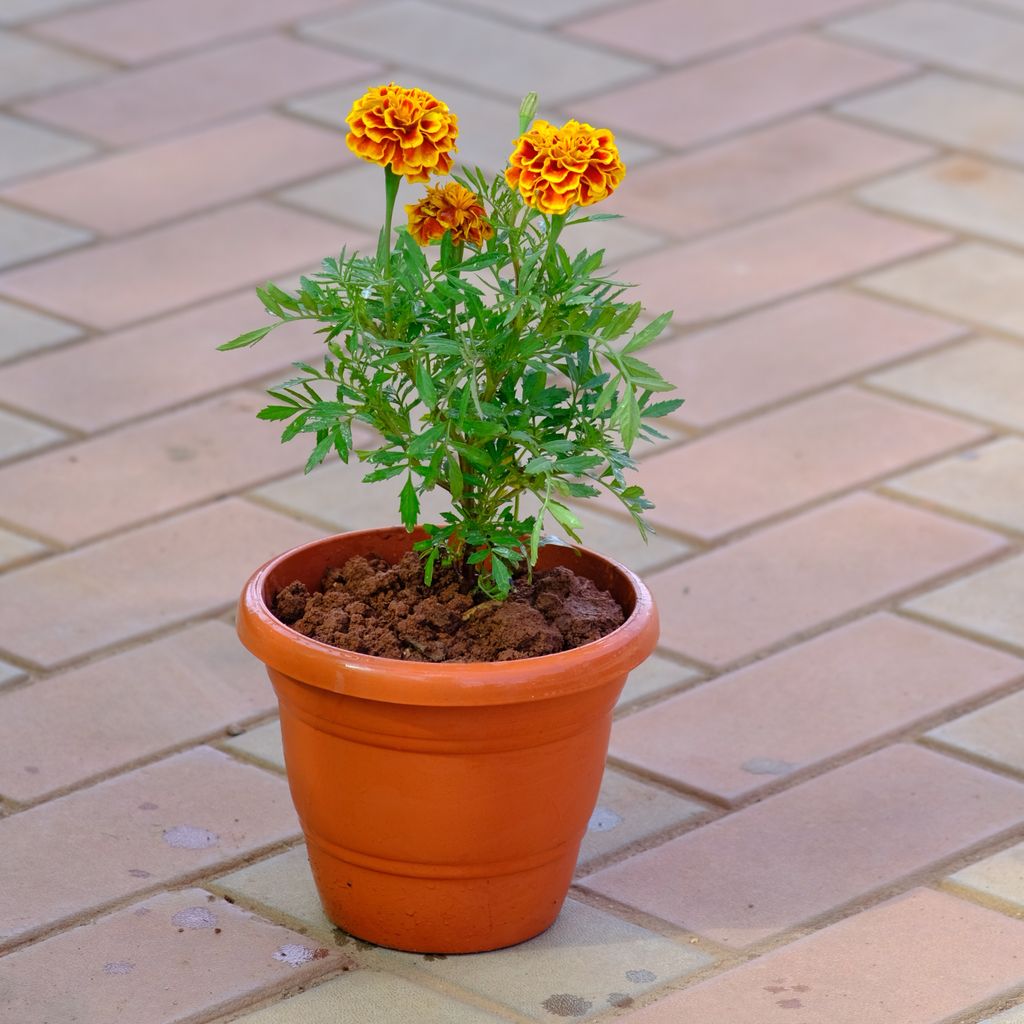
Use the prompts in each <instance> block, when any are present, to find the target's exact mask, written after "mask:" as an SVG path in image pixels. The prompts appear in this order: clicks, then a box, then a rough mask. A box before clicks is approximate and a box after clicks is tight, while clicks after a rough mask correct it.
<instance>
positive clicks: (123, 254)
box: [0, 201, 364, 328]
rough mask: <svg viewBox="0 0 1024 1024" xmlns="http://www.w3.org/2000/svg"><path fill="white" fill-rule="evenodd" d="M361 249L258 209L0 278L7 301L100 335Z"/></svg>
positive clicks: (314, 223)
mask: <svg viewBox="0 0 1024 1024" xmlns="http://www.w3.org/2000/svg"><path fill="white" fill-rule="evenodd" d="M363 241H364V239H362V238H360V237H356V236H353V235H351V234H348V233H346V232H345V231H343V230H340V229H339V228H338V227H337V226H336V225H333V224H327V223H325V222H324V221H322V220H317V219H315V218H313V217H309V216H307V215H305V214H302V213H298V212H296V211H290V210H285V209H282V208H281V207H278V206H274V205H272V204H270V203H266V202H261V201H253V202H247V203H240V204H238V205H237V206H231V207H227V208H226V209H223V210H218V211H216V212H215V213H209V214H204V215H202V216H200V217H196V218H194V219H193V220H188V221H184V222H182V223H176V224H170V225H168V226H166V227H162V228H156V229H154V230H152V231H149V232H146V233H145V234H142V235H136V236H134V237H132V238H127V239H123V240H119V241H112V242H106V243H104V244H102V245H98V246H93V247H91V248H89V249H86V250H84V251H82V252H76V253H69V254H67V255H65V256H61V257H57V258H55V259H51V260H47V261H45V262H41V263H36V264H34V265H33V266H31V267H26V268H23V269H21V270H14V271H10V272H8V273H5V274H0V292H2V293H3V294H5V295H8V296H11V297H13V298H16V299H21V300H23V301H25V302H28V303H30V304H32V305H38V306H41V307H43V308H44V309H47V310H52V311H53V312H56V313H58V314H61V313H63V314H65V315H69V316H71V315H73V316H74V317H75V318H76V319H78V320H81V321H84V322H85V323H88V324H91V325H93V326H95V327H102V328H111V327H120V326H123V325H125V324H128V323H130V322H132V321H133V320H140V319H142V318H144V317H151V316H157V315H158V314H160V313H168V312H170V311H171V310H174V309H177V308H178V307H179V306H185V305H189V304H191V303H194V302H201V301H202V300H204V299H209V298H212V297H214V296H215V295H218V294H222V293H224V292H227V291H230V290H232V289H235V288H239V287H241V286H243V285H247V284H252V283H253V282H257V281H259V282H262V281H264V280H265V279H266V278H267V277H268V276H273V275H277V274H285V273H287V272H288V271H290V270H298V269H300V268H302V269H304V268H305V267H307V266H308V265H310V264H314V263H318V262H319V261H320V259H321V258H322V257H323V256H325V255H328V254H330V253H334V252H336V251H339V250H340V249H341V247H342V246H343V245H345V244H346V243H348V244H350V245H353V246H355V247H357V248H358V247H359V245H361V244H363ZM154 266H159V267H160V268H161V273H159V274H154V273H153V269H152V268H153V267H154ZM111 281H118V282H119V287H117V288H111V287H110V282H111Z"/></svg>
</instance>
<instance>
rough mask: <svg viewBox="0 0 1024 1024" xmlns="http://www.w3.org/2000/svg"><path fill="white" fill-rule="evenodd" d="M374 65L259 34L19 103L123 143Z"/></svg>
mask: <svg viewBox="0 0 1024 1024" xmlns="http://www.w3.org/2000/svg"><path fill="white" fill-rule="evenodd" d="M375 70H376V66H375V65H374V64H370V63H368V62H367V61H364V60H358V59H357V58H355V57H347V56H344V55H343V54H340V53H332V52H331V51H329V50H326V49H324V48H323V47H319V46H310V45H307V44H305V43H300V42H296V41H295V40H293V39H288V38H285V37H284V36H262V37H258V38H255V39H247V40H243V41H241V42H237V43H231V44H229V45H227V46H222V47H219V48H217V49H212V50H203V51H202V52H200V53H197V54H193V55H189V56H186V57H181V58H180V59H176V60H170V61H166V62H164V63H160V64H155V65H153V66H152V67H148V68H141V69H139V70H137V71H127V72H122V73H121V74H119V75H117V76H115V77H112V78H110V79H108V80H105V81H103V82H99V83H97V84H94V85H85V86H82V87H80V88H77V89H70V90H65V91H63V92H60V93H57V94H56V95H53V96H46V97H43V98H42V99H38V100H35V101H33V102H31V103H26V104H24V105H23V106H22V107H21V108H20V111H21V113H23V114H25V115H26V116H27V117H29V118H31V119H32V120H35V121H43V122H45V123H47V124H53V125H57V126H58V127H62V128H67V129H70V130H71V131H74V132H76V133H78V134H80V135H93V136H95V137H96V138H98V139H102V140H103V141H104V142H109V143H111V144H113V145H121V146H124V145H130V144H136V143H140V142H146V141H147V140H149V139H157V138H160V137H161V136H164V135H171V134H173V133H175V132H183V131H187V130H189V129H190V128H197V127H199V126H200V125H203V124H209V123H211V122H213V121H217V120H219V119H221V118H225V117H230V116H231V115H232V114H240V113H242V112H244V111H246V110H255V109H257V108H259V107H261V106H264V105H267V104H271V103H276V102H277V101H279V100H283V99H287V98H288V97H290V96H294V95H296V94H298V93H302V92H309V91H311V90H313V89H319V88H324V87H326V86H328V85H333V84H335V83H338V82H344V81H347V80H350V79H358V78H362V77H364V76H366V75H368V74H370V73H371V72H373V71H375Z"/></svg>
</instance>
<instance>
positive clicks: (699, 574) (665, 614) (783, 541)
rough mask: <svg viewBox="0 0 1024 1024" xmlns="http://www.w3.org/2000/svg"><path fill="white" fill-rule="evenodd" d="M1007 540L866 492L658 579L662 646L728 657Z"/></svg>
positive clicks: (713, 659)
mask: <svg viewBox="0 0 1024 1024" xmlns="http://www.w3.org/2000/svg"><path fill="white" fill-rule="evenodd" d="M1004 546H1005V542H1004V541H1003V539H1002V538H1000V537H998V536H997V535H995V534H993V533H989V532H988V531H985V530H980V529H977V528H976V527H973V526H967V525H965V524H963V523H957V522H953V521H952V520H950V519H946V518H944V517H941V516H937V515H933V514H931V513H930V512H923V511H920V510H918V509H914V508H909V507H907V506H905V505H901V504H898V503H897V502H893V501H887V500H886V499H884V498H878V497H875V496H874V495H869V494H856V495H853V496H851V497H847V498H843V499H842V500H840V501H835V502H832V503H831V504H829V505H826V506H824V507H822V508H818V509H814V510H812V511H810V512H805V513H803V514H802V515H799V516H795V517H793V518H791V519H787V520H784V521H783V522H781V523H779V524H777V525H774V526H771V527H768V528H766V529H764V530H760V531H759V532H757V533H754V534H752V535H750V536H748V537H744V538H743V539H742V540H739V541H736V542H734V543H732V544H728V545H726V546H725V547H721V548H718V549H716V550H715V551H712V552H709V553H708V554H706V555H701V556H700V557H698V558H694V559H691V560H690V561H688V562H684V563H682V564H681V565H679V566H676V567H674V568H670V569H665V570H663V571H662V572H658V573H655V574H654V575H653V576H651V577H650V579H649V580H648V582H649V584H650V586H651V589H652V591H653V593H654V597H655V600H656V601H657V602H658V605H659V608H660V610H661V622H662V634H661V643H662V645H663V646H665V647H667V648H669V649H670V650H673V651H676V652H678V653H680V654H685V655H689V656H690V657H692V658H696V659H698V660H700V661H704V662H708V663H710V664H714V665H720V666H721V665H727V664H729V663H731V662H734V661H736V660H738V659H739V658H743V657H746V656H749V655H751V654H755V653H757V652H758V651H761V650H763V649H765V648H768V647H771V646H773V645H775V644H777V643H779V642H780V641H782V640H785V639H786V638H787V637H790V636H793V635H795V634H800V633H802V632H804V631H807V630H811V629H814V628H815V627H819V626H822V625H824V624H826V623H827V622H830V621H831V620H833V619H836V618H838V617H839V616H841V615H844V614H847V613H849V612H852V611H855V610H856V609H858V608H861V607H864V606H865V605H869V604H872V603H874V602H877V601H882V600H885V599H886V598H890V597H894V596H896V595H897V594H900V593H902V592H904V591H906V590H909V589H911V588H913V587H916V586H920V585H921V584H923V583H926V582H927V581H928V580H931V579H934V578H936V577H938V576H942V575H943V574H945V573H949V572H953V571H954V570H955V569H962V568H966V567H968V566H970V565H971V564H972V563H974V562H976V561H978V560H979V559H982V558H984V557H986V556H988V555H992V554H995V553H996V552H997V551H999V550H1000V549H1001V548H1003V547H1004Z"/></svg>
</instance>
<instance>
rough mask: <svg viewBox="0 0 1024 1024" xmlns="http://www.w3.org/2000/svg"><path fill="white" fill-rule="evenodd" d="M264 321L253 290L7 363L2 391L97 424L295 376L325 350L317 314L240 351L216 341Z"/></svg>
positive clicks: (79, 422) (60, 418)
mask: <svg viewBox="0 0 1024 1024" xmlns="http://www.w3.org/2000/svg"><path fill="white" fill-rule="evenodd" d="M266 322H267V314H266V312H265V311H264V309H263V307H262V306H261V305H260V301H259V299H258V298H257V297H256V294H255V292H254V291H251V290H246V291H245V292H243V293H241V294H236V295H231V296H229V297H227V298H224V299H216V300H214V301H213V302H209V303H206V304H204V305H200V306H195V307H192V308H188V309H185V310H183V311H182V312H179V313H173V314H171V315H170V316H166V317H163V318H161V319H159V320H151V321H148V322H147V323H145V324H141V325H140V326H137V327H129V328H127V329H125V330H121V331H117V332H115V333H113V334H108V335H105V336H103V337H99V338H91V339H90V340H89V341H86V342H84V343H82V344H80V345H75V346H74V347H72V348H64V349H61V350H60V351H57V352H47V353H43V354H41V355H39V356H37V357H35V358H33V359H26V360H22V361H21V362H19V363H15V364H13V365H9V366H5V367H2V368H0V401H4V402H7V403H8V404H10V405H13V406H19V407H21V408H24V409H26V410H28V409H34V410H36V411H37V412H38V413H40V414H42V415H44V416H46V417H47V418H48V419H51V420H54V421H56V422H59V423H66V424H68V426H71V427H76V428H77V429H79V430H84V431H87V432H90V433H91V432H93V431H96V430H100V429H102V428H105V427H110V426H113V425H115V424H117V423H120V422H122V421H124V420H127V419H132V418H134V417H136V416H142V415H144V414H148V413H154V412H159V411H160V410H161V409H164V408H166V407H168V406H172V405H179V404H182V403H184V402H188V401H191V400H192V399H195V398H201V397H202V396H204V395H207V394H210V393H212V392H221V391H224V390H227V389H229V388H232V387H235V386H237V385H239V384H242V383H245V382H246V381H250V380H262V379H264V378H266V377H268V376H269V375H270V374H272V373H276V372H281V373H283V374H284V375H285V376H291V374H292V373H293V371H292V369H291V366H290V364H291V363H292V362H294V361H295V360H307V361H308V360H310V359H315V358H316V357H317V356H318V355H319V354H320V353H322V351H323V349H324V342H323V337H322V336H320V335H317V334H316V333H315V331H316V327H317V326H318V325H317V324H313V323H296V324H289V325H287V326H285V327H280V328H278V329H277V330H275V331H274V333H273V334H271V335H270V336H269V337H268V338H267V339H266V340H265V341H263V342H260V344H259V345H256V346H254V347H253V348H248V349H245V350H244V351H241V352H218V351H217V346H218V345H219V344H221V343H222V342H225V341H228V340H229V339H231V338H234V337H237V336H238V335H239V334H241V333H242V332H243V331H248V330H252V329H253V328H254V327H258V326H260V325H261V324H264V323H266ZM283 379H284V376H283V377H282V380H283ZM83 385H84V386H83Z"/></svg>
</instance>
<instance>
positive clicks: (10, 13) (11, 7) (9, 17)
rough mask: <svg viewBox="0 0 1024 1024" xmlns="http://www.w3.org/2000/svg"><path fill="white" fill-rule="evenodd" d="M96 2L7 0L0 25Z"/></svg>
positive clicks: (0, 16)
mask: <svg viewBox="0 0 1024 1024" xmlns="http://www.w3.org/2000/svg"><path fill="white" fill-rule="evenodd" d="M94 2H95V0H5V3H4V9H3V11H0V25H17V24H20V23H22V22H26V21H30V20H31V19H32V18H41V17H43V16H44V15H46V14H52V13H54V12H55V11H62V10H67V9H69V8H74V7H83V6H85V5H87V4H90V3H94Z"/></svg>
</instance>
